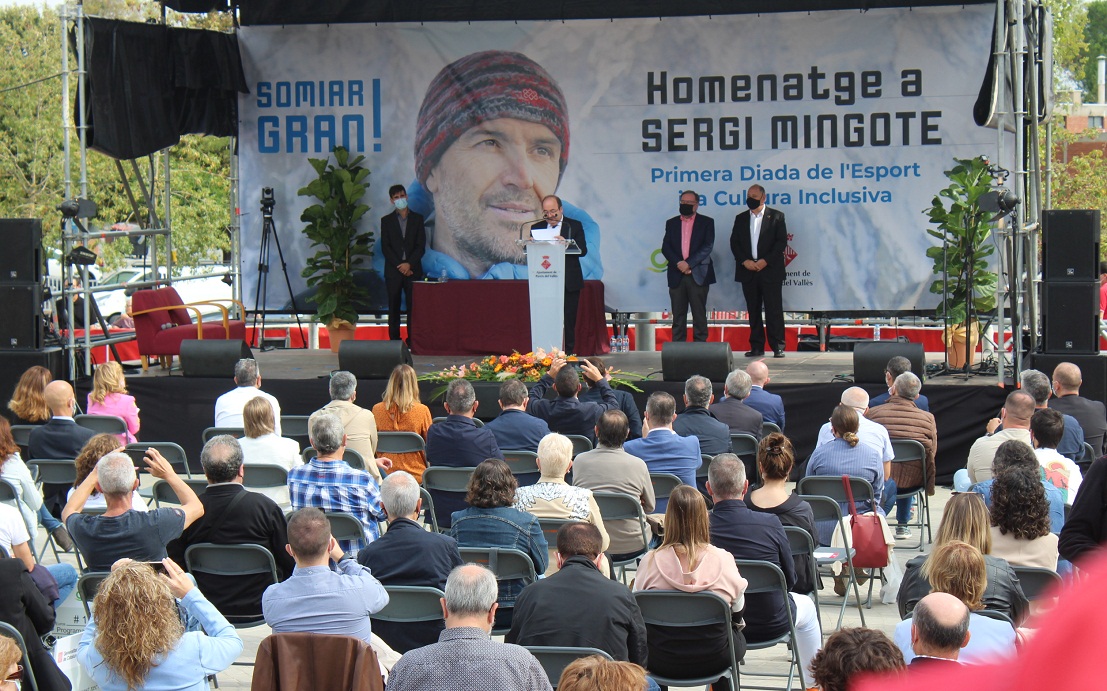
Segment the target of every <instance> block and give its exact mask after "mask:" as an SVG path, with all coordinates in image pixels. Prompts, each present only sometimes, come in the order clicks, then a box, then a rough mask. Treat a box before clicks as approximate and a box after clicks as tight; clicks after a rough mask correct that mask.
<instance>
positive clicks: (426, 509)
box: [419, 487, 439, 533]
mask: <svg viewBox="0 0 1107 691" xmlns="http://www.w3.org/2000/svg"><path fill="white" fill-rule="evenodd" d="M419 496H420V498H422V500H423V521H424V523H425V522H426V521H428V520H429V521H430V524H431V529H432V530H434V532H436V533H437V532H439V530H438V516H436V515H435V513H434V497H432V496H431V493H430V492H428V491H427V488H426V487H420V488H419Z"/></svg>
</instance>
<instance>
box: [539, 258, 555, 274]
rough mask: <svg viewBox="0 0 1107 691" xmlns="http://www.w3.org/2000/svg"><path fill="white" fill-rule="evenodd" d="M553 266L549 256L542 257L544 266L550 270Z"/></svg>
mask: <svg viewBox="0 0 1107 691" xmlns="http://www.w3.org/2000/svg"><path fill="white" fill-rule="evenodd" d="M551 266H553V264H551V263H550V258H549V256H543V257H542V268H543V269H546V270H547V271H548V270H549V268H550V267H551Z"/></svg>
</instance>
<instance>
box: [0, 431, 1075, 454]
mask: <svg viewBox="0 0 1107 691" xmlns="http://www.w3.org/2000/svg"><path fill="white" fill-rule="evenodd" d="M35 427H38V425H12V439H13V440H15V443H16V445H17V446H19V447H22V448H23V449H24V450H25V449H26V448H27V447H28V446H29V445H30V443H31V431H32V430H33V429H34V428H35ZM1088 447H1089V448H1091V444H1089V445H1088Z"/></svg>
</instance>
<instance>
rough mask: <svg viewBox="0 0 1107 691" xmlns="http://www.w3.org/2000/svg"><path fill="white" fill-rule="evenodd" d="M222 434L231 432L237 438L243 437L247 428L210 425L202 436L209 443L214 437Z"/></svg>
mask: <svg viewBox="0 0 1107 691" xmlns="http://www.w3.org/2000/svg"><path fill="white" fill-rule="evenodd" d="M221 434H229V435H231V436H232V437H234V438H235V439H241V438H243V437H245V436H246V430H244V429H242V428H241V427H208V428H207V429H205V430H204V432H203V434H201V435H200V438H201V439H202V440H203V442H204V443H205V444H207V443H208V441H210V440H211V438H212V437H218V436H219V435H221Z"/></svg>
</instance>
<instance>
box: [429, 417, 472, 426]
mask: <svg viewBox="0 0 1107 691" xmlns="http://www.w3.org/2000/svg"><path fill="white" fill-rule="evenodd" d="M446 417H447V416H445V415H440V416H438V417H434V418H431V424H432V425H433V424H434V423H436V422H445V421H446ZM473 422H474V423H476V425H477V427H484V420H481V419H480V418H479V417H474V418H473Z"/></svg>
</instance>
